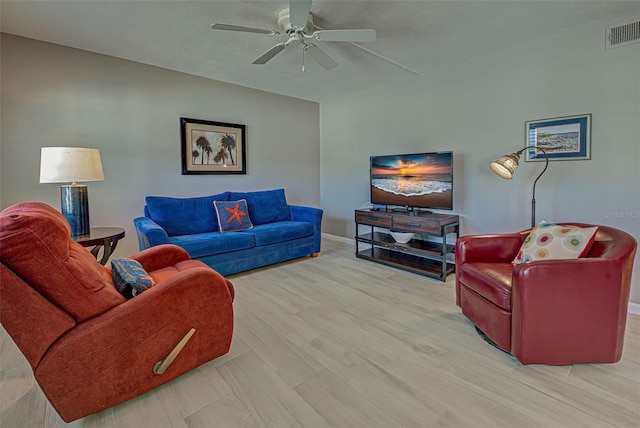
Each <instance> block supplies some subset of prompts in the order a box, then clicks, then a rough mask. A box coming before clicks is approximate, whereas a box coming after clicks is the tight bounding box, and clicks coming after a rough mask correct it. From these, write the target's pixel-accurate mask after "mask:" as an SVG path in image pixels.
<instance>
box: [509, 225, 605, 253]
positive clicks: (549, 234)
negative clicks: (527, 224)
mask: <svg viewBox="0 0 640 428" xmlns="http://www.w3.org/2000/svg"><path fill="white" fill-rule="evenodd" d="M597 231H598V227H597V226H594V227H585V228H580V227H576V226H560V225H557V224H553V223H548V222H547V221H545V220H543V221H541V222H540V224H538V225H537V226H536V227H535V228H533V229H532V230H531V233H529V236H527V238H526V239H525V240H524V242H523V243H522V247H520V251H519V252H518V255H517V256H516V258H515V259H514V260H513V262H512V263H524V262H530V261H534V260H547V259H577V258H580V257H584V256H586V255H587V253H588V252H589V250H590V249H591V245H593V241H594V239H595V237H596V232H597Z"/></svg>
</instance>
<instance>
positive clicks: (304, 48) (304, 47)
mask: <svg viewBox="0 0 640 428" xmlns="http://www.w3.org/2000/svg"><path fill="white" fill-rule="evenodd" d="M306 50H307V49H306V46H303V47H302V71H303V72H304V51H306Z"/></svg>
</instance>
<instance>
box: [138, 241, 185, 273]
mask: <svg viewBox="0 0 640 428" xmlns="http://www.w3.org/2000/svg"><path fill="white" fill-rule="evenodd" d="M130 258H132V259H134V260H137V261H138V262H140V264H141V265H142V267H143V268H144V270H146V271H147V272H153V271H154V270H158V269H162V268H164V267H167V266H173V265H175V264H176V263H178V262H181V261H184V260H190V259H191V257H189V253H187V251H186V250H185V249H184V248H182V247H178V246H177V245H173V244H162V245H156V246H155V247H151V248H147V249H145V250H142V251H140V252H139V253H136V254H134V255H132V256H130Z"/></svg>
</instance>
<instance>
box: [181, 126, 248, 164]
mask: <svg viewBox="0 0 640 428" xmlns="http://www.w3.org/2000/svg"><path fill="white" fill-rule="evenodd" d="M180 132H181V153H182V175H192V174H194V175H199V174H246V173H247V157H246V145H247V129H246V126H245V125H240V124H237V123H224V122H213V121H209V120H201V119H191V118H186V117H181V118H180Z"/></svg>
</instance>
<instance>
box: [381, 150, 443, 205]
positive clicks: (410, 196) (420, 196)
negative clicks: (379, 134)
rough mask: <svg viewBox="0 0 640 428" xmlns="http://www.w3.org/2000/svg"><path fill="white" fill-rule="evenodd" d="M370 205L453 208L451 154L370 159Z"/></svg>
mask: <svg viewBox="0 0 640 428" xmlns="http://www.w3.org/2000/svg"><path fill="white" fill-rule="evenodd" d="M370 176H371V183H370V188H371V203H372V204H374V205H386V206H387V208H388V207H389V206H391V207H394V206H395V207H404V209H407V210H409V211H413V209H414V208H425V209H428V208H433V209H441V210H452V209H453V152H432V153H416V154H406V155H386V156H371V174H370Z"/></svg>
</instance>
